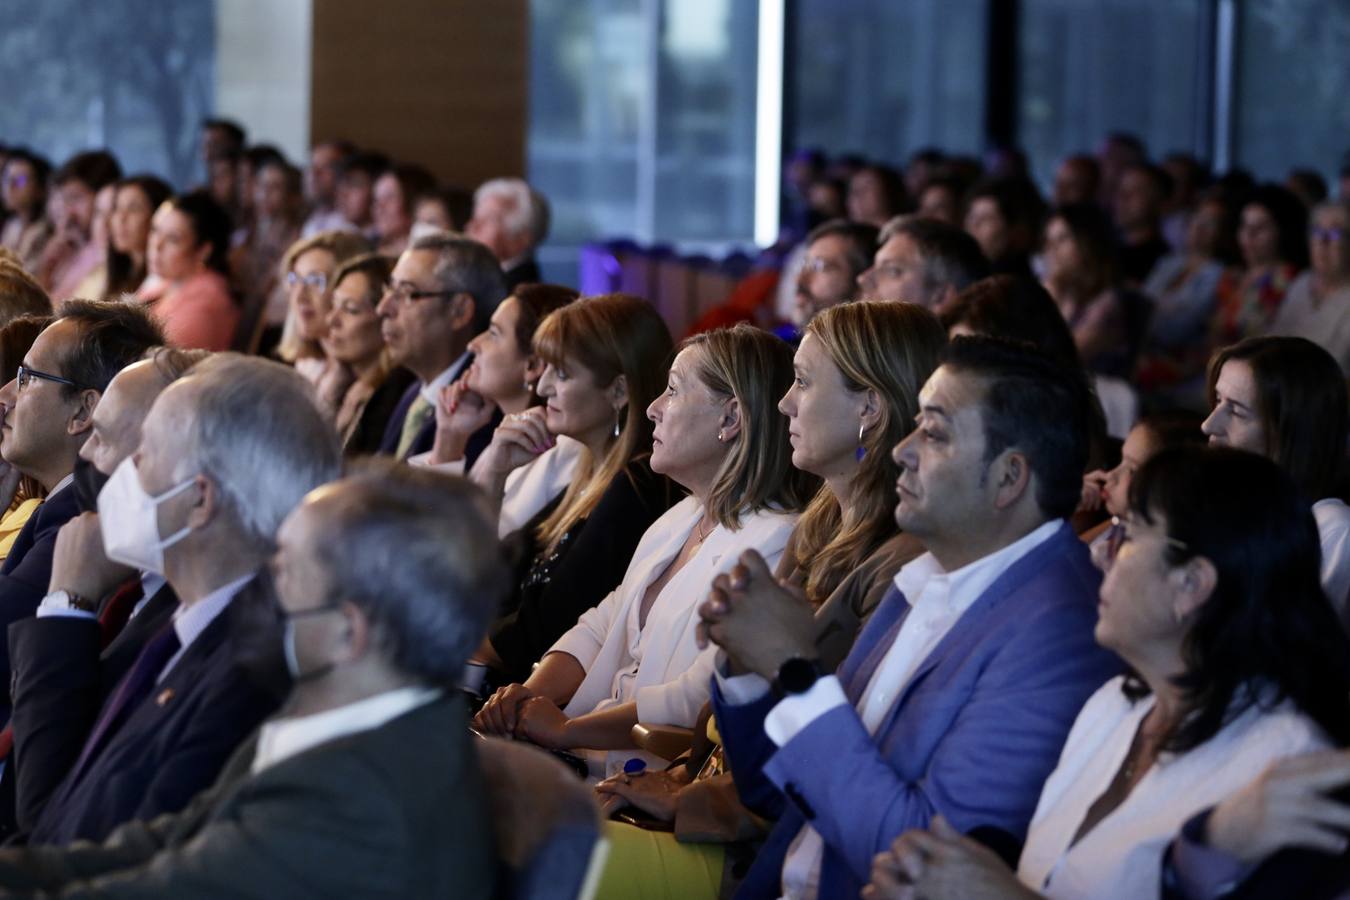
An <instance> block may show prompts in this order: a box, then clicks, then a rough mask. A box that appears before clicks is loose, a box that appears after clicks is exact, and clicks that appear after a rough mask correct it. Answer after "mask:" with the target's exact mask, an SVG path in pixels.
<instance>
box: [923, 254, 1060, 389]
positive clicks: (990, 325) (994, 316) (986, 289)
mask: <svg viewBox="0 0 1350 900" xmlns="http://www.w3.org/2000/svg"><path fill="white" fill-rule="evenodd" d="M942 324H943V325H944V326H945V327H946V329H947V336H948V337H952V338H955V337H970V336H972V335H981V334H982V335H986V336H988V337H996V338H1006V339H1009V340H1016V341H1025V342H1026V343H1028V344H1031V345H1032V346H1034V347H1036V348H1037V349H1038V350H1040V351H1041V352H1042V353H1045V354H1047V355H1049V356H1051V357H1054V358H1055V359H1056V360H1058V361H1059V362H1060V363H1061V364H1063V365H1065V366H1069V367H1070V368H1074V369H1081V368H1082V363H1080V362H1079V359H1078V348H1077V346H1076V345H1075V344H1074V342H1073V333H1072V332H1070V331H1069V326H1068V325H1067V324H1065V322H1064V317H1063V316H1062V315H1060V313H1059V307H1057V306H1056V305H1055V301H1054V298H1052V297H1051V296H1050V294H1049V293H1048V292H1047V291H1046V290H1045V288H1044V287H1042V286H1041V285H1040V283H1039V282H1037V281H1035V280H1034V279H1031V278H1022V277H1020V276H1017V275H993V276H991V277H989V278H985V279H983V280H982V281H977V282H975V283H974V284H972V285H971V286H970V287H968V288H966V289H965V290H963V291H961V293H959V294H958V295H957V296H956V297H955V298H954V299H953V300H952V302H951V303H949V304H947V306H946V307H945V308H944V309H943V311H942Z"/></svg>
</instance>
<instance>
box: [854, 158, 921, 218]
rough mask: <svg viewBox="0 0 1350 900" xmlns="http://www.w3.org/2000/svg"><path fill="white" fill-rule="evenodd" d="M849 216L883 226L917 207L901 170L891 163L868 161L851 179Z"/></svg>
mask: <svg viewBox="0 0 1350 900" xmlns="http://www.w3.org/2000/svg"><path fill="white" fill-rule="evenodd" d="M846 207H847V209H848V219H849V221H850V222H857V223H859V224H861V225H871V226H872V227H873V228H880V227H881V226H883V225H885V224H886V223H887V222H889V221H890V220H891V219H893V218H895V217H896V216H898V215H900V214H901V213H906V212H909V211H910V210H911V209H913V204H911V203H910V199H909V192H908V191H906V190H905V181H904V179H903V178H902V177H901V176H900V173H899V172H897V171H896V170H895V169H892V168H891V167H890V166H884V165H881V164H879V163H868V164H867V165H864V166H862V167H861V168H859V169H858V170H857V171H856V172H854V173H853V175H852V176H851V177H850V178H849V180H848V199H847V201H846Z"/></svg>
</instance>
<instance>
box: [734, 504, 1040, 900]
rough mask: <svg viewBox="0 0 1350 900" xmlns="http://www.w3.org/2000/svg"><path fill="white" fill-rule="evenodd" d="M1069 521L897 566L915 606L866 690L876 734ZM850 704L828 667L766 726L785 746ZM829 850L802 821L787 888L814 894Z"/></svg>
mask: <svg viewBox="0 0 1350 900" xmlns="http://www.w3.org/2000/svg"><path fill="white" fill-rule="evenodd" d="M1062 525H1063V522H1062V521H1061V520H1059V519H1054V520H1052V521H1049V522H1046V523H1044V524H1043V525H1041V526H1040V527H1039V528H1037V529H1035V530H1034V531H1032V532H1030V533H1028V534H1025V535H1023V536H1022V537H1020V538H1018V539H1017V540H1016V541H1013V542H1012V543H1011V544H1009V545H1007V546H1006V547H1004V548H1002V549H1001V550H998V551H996V552H994V553H991V554H989V555H988V556H985V557H983V558H981V559H978V560H976V561H975V562H973V563H970V564H968V565H966V566H963V567H961V568H960V569H957V570H956V571H954V572H944V571H943V570H942V567H941V566H940V565H939V564H938V561H937V560H936V559H934V558H933V554H931V553H925V554H923V555H922V556H920V557H918V558H917V559H915V560H913V561H912V562H910V563H908V564H907V565H905V566H904V567H903V568H901V569H900V571H899V572H898V573H896V576H895V586H896V588H897V589H899V591H900V592H901V593H902V594H904V595H905V599H906V600H907V601H909V605H910V612H909V614H908V615H907V616H906V617H905V620H904V622H903V623H901V625H900V630H899V632H897V633H896V636H895V641H894V643H892V644H891V646H890V649H888V650H887V651H886V655H885V656H884V657H883V658H882V660H881V662H880V663H879V664H878V665H877V668H876V671H875V672H873V673H872V677H871V678H870V679H869V680H868V682H867V687H866V688H865V689H864V690H863V693H862V695H861V696H860V697H859V701H858V704H859V705H858V715H859V717H860V718H861V719H862V723H863V727H865V728H866V729H867V731H868V733H869V734H876V730H877V729H878V728H879V727H881V723H882V722H883V721H885V719H886V715H887V713H889V712H890V710H891V707H892V706H894V705H895V702H896V700H897V699H899V697H900V694H901V693H902V692H903V691H904V689H905V686H906V685H907V684H908V683H909V679H910V678H911V677H912V676H913V675H914V672H915V671H916V670H917V669H918V668H919V666H920V665H922V664H923V661H924V660H925V659H927V658H928V655H929V654H930V653H932V652H933V649H934V648H935V647H937V645H938V644H939V643H940V642H941V641H942V639H943V638H944V637H946V635H947V632H949V631H951V629H952V626H954V625H955V624H956V623H957V621H958V620H959V619H960V618H961V615H962V614H963V613H964V612H965V611H966V610H967V609H969V608H970V606H971V605H972V604H973V603H974V602H975V601H976V600H978V599H979V598H980V595H982V594H983V593H984V592H985V591H986V590H988V589H989V586H990V585H992V584H993V583H994V582H995V581H996V580H998V577H999V576H1000V575H1002V574H1003V573H1004V572H1005V571H1006V570H1007V569H1008V567H1009V566H1011V565H1012V564H1013V563H1015V562H1017V561H1018V560H1019V559H1021V558H1022V557H1024V556H1026V555H1027V554H1028V553H1030V552H1031V551H1032V550H1034V549H1036V548H1037V547H1039V546H1040V545H1041V544H1043V543H1044V542H1045V541H1047V540H1049V539H1050V537H1051V536H1052V535H1054V534H1055V532H1057V531H1058V530H1059V529H1060V527H1061V526H1062ZM719 669H720V667H719ZM717 678H718V681H719V685H720V687H721V689H722V692H723V696H725V697H726V698H727V699H728V700H729V701H731V702H732V703H744V702H750V701H752V700H755V699H758V698H759V697H761V696H763V695H764V693H765V692H766V691H767V690H768V682H766V681H765V680H764V679H763V678H760V677H759V676H757V675H742V676H738V677H736V678H725V677H723V676H722V674H721V672H720V671H719V672H718V675H717ZM847 704H848V697H847V696H846V695H845V693H844V687H843V685H842V684H840V682H839V679H838V678H837V677H835V676H834V675H828V676H826V677H824V678H821V679H819V680H817V681H816V683H815V685H813V686H812V688H811V689H810V690H809V691H807V692H806V693H804V694H799V695H797V696H790V697H786V698H784V699H783V700H782V701H780V702H779V703H778V704H777V705H776V706H774V708H773V709H772V710H770V711H769V714H768V716H767V717H766V718H765V719H764V732H765V734H767V735H768V736H769V739H770V740H772V741H773V742H774V743H775V744H777V745H778V746H779V747H782V746H784V745H785V744H787V743H788V742H789V741H790V740H792V738H793V737H795V736H796V735H797V733H798V732H800V731H801V730H802V729H803V728H805V727H806V726H808V725H810V724H811V723H812V722H814V721H815V720H816V719H817V718H819V717H820V716H823V715H825V714H826V713H828V712H830V711H831V710H833V709H836V708H837V707H840V706H846V705H847ZM824 856H825V844H824V841H822V840H821V837H820V834H819V833H818V832H817V831H816V830H815V829H814V828H812V827H811V826H809V825H803V826H802V830H801V831H800V832H799V833H798V834H797V837H796V838H795V839H794V840H793V842H792V845H791V846H790V847H789V848H788V852H787V856H786V857H785V858H784V859H783V896H784V897H786V898H790V900H813V898H814V897H815V896H816V894H817V892H818V889H819V886H820V864H821V861H822V860H823V859H824Z"/></svg>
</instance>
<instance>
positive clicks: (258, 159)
mask: <svg viewBox="0 0 1350 900" xmlns="http://www.w3.org/2000/svg"><path fill="white" fill-rule="evenodd" d="M243 159H244V162H246V163H248V164H249V167H250V168H252V169H253V171H254V172H255V173H256V172H261V171H262V169H263V167H264V166H269V165H276V164H281V165H287V163H286V155H285V154H284V153H282V152H281V150H280V148H278V147H276V146H275V145H273V144H254V145H253V146H252V147H249V148H248V149H247V150H245V151H244V155H243Z"/></svg>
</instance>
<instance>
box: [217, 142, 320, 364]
mask: <svg viewBox="0 0 1350 900" xmlns="http://www.w3.org/2000/svg"><path fill="white" fill-rule="evenodd" d="M300 185H301V176H300V170H299V169H296V168H295V167H294V166H292V165H291V164H290V163H288V162H286V160H284V159H282V158H281V157H280V156H269V157H267V158H266V159H264V160H263V161H262V162H261V163H260V164H259V166H258V169H257V172H256V174H255V175H254V177H253V216H252V218H251V219H250V220H249V222H248V223H247V224H246V225H244V227H242V228H240V229H239V230H238V231H237V232H235V234H234V235H233V237H232V238H231V247H230V271H231V272H232V273H233V274H234V281H235V284H236V286H237V287H238V288H239V291H240V293H241V295H242V296H243V307H244V311H245V313H244V317H243V322H244V327H245V328H249V329H252V327H253V326H254V324H255V323H257V324H258V325H259V326H260V327H262V329H263V338H262V349H263V350H264V351H268V350H271V349H273V348H274V347H275V346H276V343H277V340H279V339H280V336H281V326H282V323H283V322H284V321H285V319H286V312H287V309H288V308H289V305H288V303H287V300H288V297H289V291H287V290H286V286H285V285H283V284H282V283H281V277H282V273H283V272H286V271H289V269H285V268H283V267H282V259H283V257H284V256H285V255H286V251H287V248H289V247H291V246H292V245H293V244H294V243H295V242H296V240H297V239H298V238H299V237H300V225H301V221H300V219H301V215H302V211H301V202H302V196H301V187H300ZM252 338H253V334H252V331H251V330H250V332H249V333H248V334H246V335H244V336H243V339H242V340H240V341H239V345H240V346H242V347H245V348H246V349H252ZM246 341H247V343H246Z"/></svg>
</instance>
